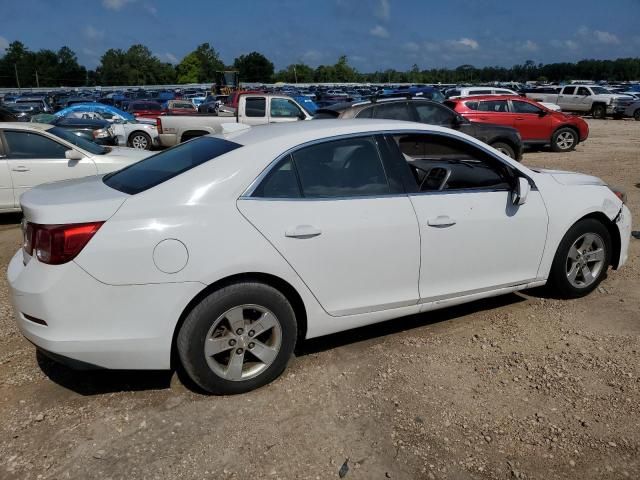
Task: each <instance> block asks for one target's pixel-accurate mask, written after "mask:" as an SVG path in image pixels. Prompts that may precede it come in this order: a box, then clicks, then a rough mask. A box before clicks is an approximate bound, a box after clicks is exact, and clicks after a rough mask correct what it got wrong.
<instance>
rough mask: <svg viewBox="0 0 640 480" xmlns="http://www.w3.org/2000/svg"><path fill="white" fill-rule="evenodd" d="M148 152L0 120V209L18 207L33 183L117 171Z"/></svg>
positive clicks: (46, 127) (60, 130)
mask: <svg viewBox="0 0 640 480" xmlns="http://www.w3.org/2000/svg"><path fill="white" fill-rule="evenodd" d="M149 155H151V152H146V151H144V150H135V149H133V148H119V147H103V146H100V145H97V144H95V143H93V142H89V141H87V140H85V139H83V138H80V137H78V136H77V135H74V134H72V133H70V132H69V131H68V130H65V129H64V128H59V127H55V126H53V125H47V124H40V123H22V122H16V123H10V122H2V123H0V212H12V211H19V210H20V195H22V194H23V193H24V192H26V191H27V190H29V189H30V188H32V187H35V186H36V185H40V184H41V183H46V182H54V181H57V180H66V179H69V178H80V177H86V176H89V175H96V174H99V173H103V174H104V173H108V172H112V171H114V170H118V169H120V168H122V167H125V166H127V165H130V164H131V163H134V162H137V161H138V160H142V159H143V158H145V157H148V156H149Z"/></svg>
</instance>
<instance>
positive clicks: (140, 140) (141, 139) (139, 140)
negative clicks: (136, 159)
mask: <svg viewBox="0 0 640 480" xmlns="http://www.w3.org/2000/svg"><path fill="white" fill-rule="evenodd" d="M148 145H149V142H147V137H145V136H144V135H136V136H135V137H133V138H132V139H131V146H132V147H133V148H141V149H143V150H146V148H147V146H148Z"/></svg>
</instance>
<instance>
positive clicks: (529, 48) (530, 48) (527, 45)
mask: <svg viewBox="0 0 640 480" xmlns="http://www.w3.org/2000/svg"><path fill="white" fill-rule="evenodd" d="M521 49H522V50H524V51H526V52H537V51H538V49H539V47H538V44H537V43H536V42H533V41H531V40H527V41H526V42H524V43H523V44H522V45H521Z"/></svg>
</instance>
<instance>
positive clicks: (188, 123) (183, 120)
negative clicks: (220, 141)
mask: <svg viewBox="0 0 640 480" xmlns="http://www.w3.org/2000/svg"><path fill="white" fill-rule="evenodd" d="M311 118H312V117H311V115H310V114H309V113H308V112H307V111H306V110H305V109H304V108H302V106H300V104H298V103H297V102H296V101H295V100H293V99H292V98H289V97H286V96H282V95H274V94H255V93H254V94H242V95H240V98H239V103H238V109H237V110H236V111H235V113H234V114H233V116H229V115H226V116H222V115H176V116H173V115H167V116H163V117H158V119H157V126H158V136H159V139H160V145H162V146H163V147H172V146H174V145H176V144H178V143H181V142H184V141H186V140H190V139H192V138H196V137H200V136H202V135H206V134H208V133H221V132H222V128H223V124H234V123H237V124H245V125H265V124H267V123H283V122H295V121H298V120H311Z"/></svg>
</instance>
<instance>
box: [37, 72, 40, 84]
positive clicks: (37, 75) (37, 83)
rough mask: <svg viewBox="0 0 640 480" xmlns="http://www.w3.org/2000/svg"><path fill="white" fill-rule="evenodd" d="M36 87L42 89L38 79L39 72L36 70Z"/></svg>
mask: <svg viewBox="0 0 640 480" xmlns="http://www.w3.org/2000/svg"><path fill="white" fill-rule="evenodd" d="M36 87H37V88H40V79H39V78H38V70H36Z"/></svg>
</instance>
